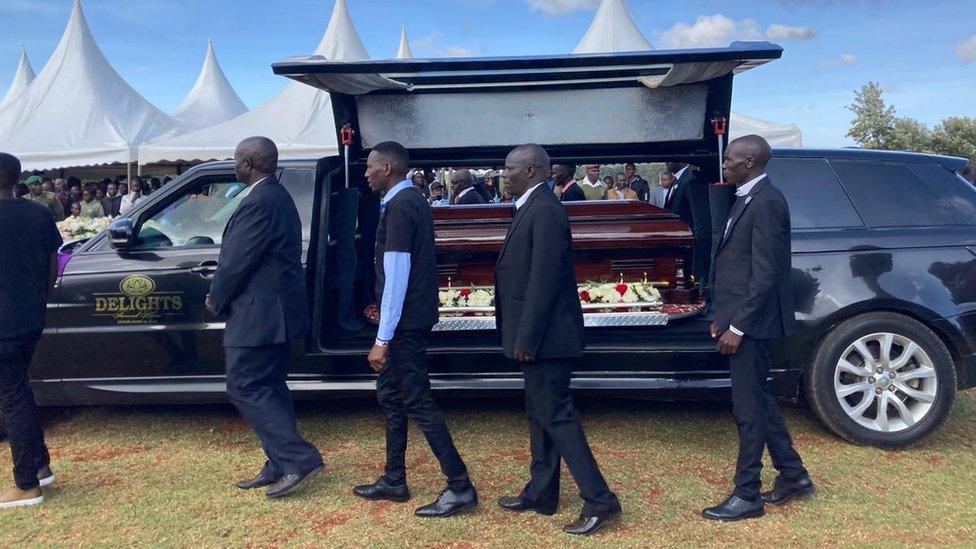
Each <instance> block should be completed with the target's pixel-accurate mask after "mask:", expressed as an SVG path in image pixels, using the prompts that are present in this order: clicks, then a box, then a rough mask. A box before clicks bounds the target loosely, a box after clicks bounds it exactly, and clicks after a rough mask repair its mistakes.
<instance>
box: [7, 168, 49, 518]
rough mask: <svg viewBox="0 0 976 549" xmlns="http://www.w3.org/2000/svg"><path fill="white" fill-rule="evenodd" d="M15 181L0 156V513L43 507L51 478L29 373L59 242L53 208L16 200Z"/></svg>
mask: <svg viewBox="0 0 976 549" xmlns="http://www.w3.org/2000/svg"><path fill="white" fill-rule="evenodd" d="M18 177H20V161H19V160H17V158H16V157H14V156H11V155H9V154H5V153H0V415H2V416H3V421H4V422H5V424H6V427H7V435H8V436H9V437H10V452H11V453H12V454H13V461H14V481H15V483H16V486H14V487H13V488H10V489H9V490H5V491H4V492H2V493H0V509H6V508H10V507H23V506H26V505H37V504H38V503H41V502H43V501H44V495H43V494H42V493H41V486H42V485H43V486H47V485H48V484H50V483H51V482H53V481H54V475H53V474H52V473H51V468H50V463H51V458H50V456H49V455H48V452H47V446H46V445H45V444H44V432H43V430H42V429H41V422H40V419H39V416H38V411H37V403H36V402H35V401H34V393H32V392H31V388H30V380H29V378H28V376H27V368H28V367H29V366H30V361H31V357H32V356H33V355H34V348H35V347H36V346H37V341H38V339H40V337H41V332H42V331H43V330H44V311H45V309H46V308H47V294H48V292H49V291H50V289H51V288H52V287H53V286H54V281H55V279H56V278H57V255H56V253H55V252H57V251H58V248H59V247H60V246H61V244H62V242H61V235H60V234H59V233H58V229H57V227H56V226H55V224H54V216H53V215H52V214H51V210H49V209H48V208H47V207H46V206H44V205H42V204H38V203H36V202H33V201H31V200H21V199H18V198H16V197H15V196H14V185H16V184H17V178H18ZM11 235H16V238H12V237H11Z"/></svg>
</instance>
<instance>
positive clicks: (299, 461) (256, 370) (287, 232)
mask: <svg viewBox="0 0 976 549" xmlns="http://www.w3.org/2000/svg"><path fill="white" fill-rule="evenodd" d="M277 167H278V149H277V147H275V144H274V143H273V142H272V141H271V140H270V139H267V138H265V137H251V138H248V139H245V140H244V141H241V143H240V144H239V145H238V146H237V151H236V152H235V153H234V171H235V172H236V173H237V179H238V180H239V181H241V182H242V183H245V184H247V185H248V186H249V187H250V189H249V191H248V195H247V197H245V198H244V200H242V201H241V203H240V205H239V206H238V207H237V210H236V211H235V212H234V214H233V215H232V216H231V218H230V220H229V221H228V222H227V227H226V228H225V229H224V235H223V239H222V240H223V241H222V243H221V248H220V258H219V264H218V265H219V266H218V267H217V272H216V273H215V274H214V279H213V282H212V283H211V285H210V294H209V295H208V296H207V307H208V308H209V309H210V310H211V311H212V312H213V313H214V314H216V315H221V316H224V315H226V316H227V326H226V328H225V330H224V348H225V353H226V357H227V395H228V396H229V397H230V399H231V401H232V402H233V403H234V405H235V406H236V407H237V409H238V410H239V411H240V413H241V415H242V416H243V417H244V420H245V421H247V423H248V424H249V425H250V426H251V428H252V429H253V430H254V432H255V433H257V436H258V438H259V439H261V446H262V447H263V448H264V452H265V454H266V455H267V457H268V460H267V461H266V462H265V464H264V468H263V469H262V470H261V472H260V473H258V475H257V476H256V477H254V478H253V479H250V480H244V481H241V482H238V483H237V486H238V487H239V488H241V489H245V490H247V489H252V488H260V487H263V486H268V489H267V496H268V497H269V498H277V497H281V496H284V495H286V494H289V493H291V492H292V491H294V490H295V489H297V488H298V487H299V486H301V485H302V484H304V483H305V482H307V481H308V480H310V479H311V478H312V477H314V476H315V475H316V474H317V473H318V472H319V471H320V470H321V469H322V456H321V455H320V454H319V451H318V450H317V449H316V448H315V446H313V445H312V444H310V443H309V442H307V441H306V440H305V439H303V438H302V437H301V435H299V433H298V426H297V425H296V423H295V409H294V405H293V403H292V398H291V393H290V392H289V391H288V386H287V385H286V383H285V381H286V379H287V377H288V367H289V366H290V364H291V348H292V345H291V343H292V341H293V340H295V339H299V338H302V337H304V335H305V331H306V330H307V329H308V312H307V307H308V305H307V302H306V300H307V299H308V296H307V294H306V292H305V272H304V270H303V269H302V263H301V256H302V222H301V219H300V218H299V217H298V209H297V208H295V203H294V201H293V200H292V198H291V195H289V194H288V191H286V190H285V188H284V187H282V186H281V184H280V183H278V180H277V178H276V177H275V171H276V170H277Z"/></svg>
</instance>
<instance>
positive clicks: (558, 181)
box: [552, 164, 586, 202]
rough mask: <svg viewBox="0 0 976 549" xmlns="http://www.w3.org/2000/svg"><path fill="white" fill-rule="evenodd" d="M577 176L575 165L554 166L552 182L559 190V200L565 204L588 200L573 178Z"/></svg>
mask: <svg viewBox="0 0 976 549" xmlns="http://www.w3.org/2000/svg"><path fill="white" fill-rule="evenodd" d="M575 175H576V166H575V165H573V164H553V165H552V180H553V183H555V186H556V187H558V188H559V199H560V200H562V201H563V202H582V201H584V200H586V195H585V194H583V189H581V188H580V186H579V184H577V183H576V180H575V179H573V176H575Z"/></svg>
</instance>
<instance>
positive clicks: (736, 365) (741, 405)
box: [729, 336, 808, 501]
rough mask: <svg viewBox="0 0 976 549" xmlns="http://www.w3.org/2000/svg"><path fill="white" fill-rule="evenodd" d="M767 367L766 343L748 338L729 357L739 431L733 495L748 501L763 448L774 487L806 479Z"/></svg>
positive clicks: (756, 487)
mask: <svg viewBox="0 0 976 549" xmlns="http://www.w3.org/2000/svg"><path fill="white" fill-rule="evenodd" d="M769 365H770V360H769V343H768V342H767V341H765V340H761V339H753V338H751V337H749V336H744V337H743V338H742V343H741V344H740V345H739V350H738V352H736V354H734V355H730V356H729V368H730V370H731V376H732V413H733V415H735V421H736V423H737V424H738V428H739V458H738V460H737V462H736V470H735V479H734V482H735V495H737V496H739V497H740V498H743V499H747V500H750V501H754V500H755V498H757V497H759V489H760V485H761V482H760V478H759V477H760V473H761V472H762V455H763V450H764V449H765V448H766V447H768V448H769V456H770V458H771V459H772V461H773V467H775V468H776V470H777V471H779V477H777V479H776V482H777V483H786V484H789V483H793V482H797V481H800V480H803V479H805V478H807V476H808V475H807V470H806V469H805V468H804V467H803V463H802V461H801V460H800V454H798V453H797V452H796V450H795V449H793V441H792V440H791V439H790V434H789V433H788V432H787V430H786V424H784V423H783V418H782V417H780V415H779V407H778V406H777V405H776V400H775V398H774V397H773V393H772V391H771V390H770V388H769V383H768V381H767V378H768V377H769Z"/></svg>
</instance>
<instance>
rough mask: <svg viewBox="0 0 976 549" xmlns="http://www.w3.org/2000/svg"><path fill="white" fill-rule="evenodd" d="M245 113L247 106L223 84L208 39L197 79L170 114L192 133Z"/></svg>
mask: <svg viewBox="0 0 976 549" xmlns="http://www.w3.org/2000/svg"><path fill="white" fill-rule="evenodd" d="M245 112H247V106H246V105H244V102H243V101H241V98H240V96H238V95H237V92H235V91H234V88H233V86H231V85H230V82H228V81H227V77H226V76H225V75H224V71H223V70H222V69H221V68H220V63H218V62H217V56H216V54H214V49H213V43H212V42H210V41H209V40H208V41H207V55H206V57H205V58H204V60H203V67H202V68H201V69H200V76H198V77H197V81H196V83H194V84H193V87H192V88H191V89H190V92H189V93H187V94H186V97H185V98H184V99H183V102H182V103H180V105H179V106H178V107H176V110H175V111H173V118H176V119H177V120H179V121H180V122H182V123H183V125H184V127H185V128H186V129H187V130H188V131H192V130H198V129H200V128H205V127H207V126H213V125H214V124H219V123H221V122H226V121H227V120H230V119H231V118H234V117H236V116H240V115H242V114H244V113H245Z"/></svg>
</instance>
